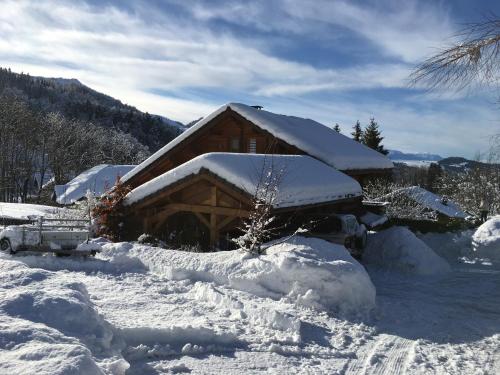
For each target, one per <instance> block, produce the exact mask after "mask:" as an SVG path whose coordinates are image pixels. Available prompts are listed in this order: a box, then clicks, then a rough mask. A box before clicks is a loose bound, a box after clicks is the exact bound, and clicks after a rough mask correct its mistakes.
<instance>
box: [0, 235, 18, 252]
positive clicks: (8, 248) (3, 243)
mask: <svg viewBox="0 0 500 375" xmlns="http://www.w3.org/2000/svg"><path fill="white" fill-rule="evenodd" d="M0 250H2V251H3V252H6V253H9V254H15V253H16V252H15V251H14V250H12V245H11V244H10V241H9V240H8V239H7V238H2V239H1V240H0Z"/></svg>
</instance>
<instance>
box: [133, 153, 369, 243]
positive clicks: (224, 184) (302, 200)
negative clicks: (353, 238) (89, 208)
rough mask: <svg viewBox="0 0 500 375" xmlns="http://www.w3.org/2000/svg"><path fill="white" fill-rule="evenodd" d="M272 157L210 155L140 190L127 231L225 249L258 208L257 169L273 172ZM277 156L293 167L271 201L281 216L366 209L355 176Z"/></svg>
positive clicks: (276, 159)
mask: <svg viewBox="0 0 500 375" xmlns="http://www.w3.org/2000/svg"><path fill="white" fill-rule="evenodd" d="M266 158H267V156H265V155H260V154H256V155H245V154H230V153H208V154H204V155H201V156H199V157H197V158H195V159H193V160H191V161H189V162H188V163H185V164H183V165H181V166H179V167H178V168H176V169H174V170H172V171H169V172H167V173H165V174H163V175H162V176H159V177H157V178H156V179H153V180H152V181H151V182H150V183H149V184H145V185H143V186H141V187H139V188H136V189H134V190H133V191H132V192H131V193H130V194H129V195H128V196H127V198H126V200H125V210H126V215H125V217H126V220H125V225H126V227H127V234H128V235H129V236H130V238H137V236H138V235H140V234H141V233H154V234H156V235H157V236H160V237H163V238H164V239H168V238H166V237H165V236H175V237H178V240H179V241H178V242H179V244H188V243H193V244H194V243H201V244H204V245H206V246H210V247H213V246H217V247H219V248H220V247H225V245H227V240H226V239H227V238H229V237H232V236H233V235H234V234H236V232H237V231H238V227H240V225H241V220H242V219H245V218H247V217H248V216H249V215H250V212H251V210H252V209H253V206H254V197H255V194H254V191H255V189H258V186H259V176H258V173H257V174H254V175H253V176H252V171H254V170H255V171H259V170H267V169H266V168H265V167H266V165H265V162H266ZM272 158H273V161H272V162H273V164H274V165H276V166H279V167H278V169H279V170H283V169H282V166H289V167H290V168H291V171H290V173H289V174H287V175H286V176H285V177H284V178H283V181H282V182H283V185H284V186H282V187H280V191H279V193H277V196H276V200H274V201H273V202H272V203H270V204H272V206H273V215H275V216H276V217H277V218H278V219H277V220H280V218H283V217H287V218H288V217H291V216H293V217H294V218H297V217H298V216H300V215H310V214H312V213H317V214H318V215H320V216H324V215H325V214H327V213H332V212H339V213H340V212H343V213H348V212H349V213H353V212H356V210H359V209H360V207H361V194H362V192H361V187H360V185H359V184H358V183H357V182H356V181H355V180H353V179H352V178H350V177H348V176H346V175H344V174H342V173H341V172H338V171H336V170H334V169H333V168H331V167H329V166H327V165H325V164H323V163H321V162H319V161H317V160H314V159H312V158H310V157H308V156H285V155H277V156H272ZM266 175H267V172H266ZM298 176H301V177H304V178H305V179H306V181H305V182H303V181H301V179H299V178H297V177H298ZM170 239H172V238H170ZM225 240H226V241H225ZM224 242H226V244H224Z"/></svg>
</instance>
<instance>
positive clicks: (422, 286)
mask: <svg viewBox="0 0 500 375" xmlns="http://www.w3.org/2000/svg"><path fill="white" fill-rule="evenodd" d="M370 276H371V277H372V280H373V281H374V283H375V285H376V287H377V307H378V311H377V318H376V319H374V321H373V322H372V326H373V327H375V328H376V329H377V334H376V335H374V336H373V337H372V343H371V344H369V345H366V346H365V347H362V348H360V350H359V351H358V352H357V355H358V357H359V358H358V360H356V361H353V362H354V363H353V364H352V365H351V366H349V368H348V371H347V372H346V373H348V374H403V373H408V374H414V373H440V374H447V373H455V374H465V373H471V374H483V373H484V374H498V373H500V367H499V366H500V288H499V285H500V271H498V270H492V269H491V268H490V267H474V266H466V265H460V266H456V267H454V269H453V271H452V273H451V274H450V275H448V276H446V277H444V278H440V279H435V280H425V279H418V278H408V277H407V276H405V277H398V276H397V275H395V274H380V273H377V272H376V271H373V272H371V273H370Z"/></svg>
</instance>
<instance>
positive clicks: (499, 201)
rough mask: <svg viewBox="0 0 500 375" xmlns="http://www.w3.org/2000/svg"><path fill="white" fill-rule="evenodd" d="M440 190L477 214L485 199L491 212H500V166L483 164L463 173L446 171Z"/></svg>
mask: <svg viewBox="0 0 500 375" xmlns="http://www.w3.org/2000/svg"><path fill="white" fill-rule="evenodd" d="M439 192H440V193H441V194H446V195H447V196H448V197H449V198H450V199H452V200H453V201H455V202H456V203H458V204H459V205H460V206H461V207H463V208H464V209H465V210H466V211H468V212H470V213H473V214H475V215H477V216H479V214H480V206H481V201H483V200H487V201H488V202H489V203H490V207H489V211H490V213H493V214H497V213H500V167H498V165H496V166H495V165H492V166H491V167H486V166H482V167H477V168H473V169H471V170H468V171H466V172H463V173H445V174H444V175H443V176H442V177H441V178H440V179H439Z"/></svg>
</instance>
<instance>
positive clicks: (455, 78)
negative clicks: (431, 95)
mask: <svg viewBox="0 0 500 375" xmlns="http://www.w3.org/2000/svg"><path fill="white" fill-rule="evenodd" d="M456 38H457V39H458V40H460V42H458V43H457V44H454V45H451V46H449V47H448V48H445V49H444V50H442V51H441V52H439V53H438V54H436V55H435V56H432V57H430V58H429V59H427V60H425V61H424V62H423V63H422V64H420V65H418V66H417V67H416V69H415V70H414V71H413V73H412V74H411V75H410V82H411V85H412V86H416V85H417V84H422V85H423V86H425V87H427V88H429V89H437V88H453V89H457V90H462V89H464V88H466V87H467V86H470V85H474V84H479V85H481V84H488V85H494V86H497V85H498V82H499V81H498V79H499V66H500V64H499V62H500V19H498V18H497V17H496V16H494V15H491V16H489V17H487V18H486V20H485V21H483V22H480V23H473V24H468V25H467V26H466V28H465V29H464V30H462V31H461V32H460V33H459V34H458V35H456Z"/></svg>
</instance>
